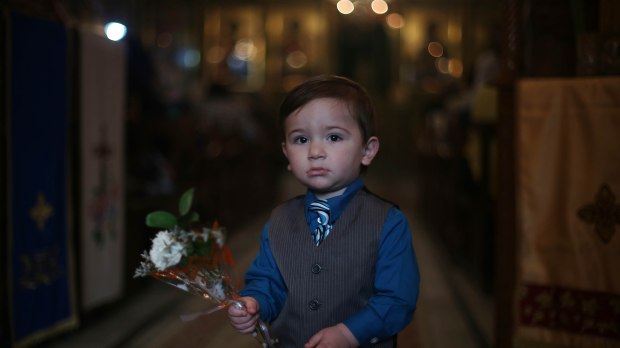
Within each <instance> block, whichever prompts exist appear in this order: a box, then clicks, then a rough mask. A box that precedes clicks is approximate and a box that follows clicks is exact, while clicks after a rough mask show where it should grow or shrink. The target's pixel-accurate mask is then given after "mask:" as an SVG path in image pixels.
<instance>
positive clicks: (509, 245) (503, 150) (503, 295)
mask: <svg viewBox="0 0 620 348" xmlns="http://www.w3.org/2000/svg"><path fill="white" fill-rule="evenodd" d="M522 1H523V0H503V4H502V5H503V8H502V15H503V17H504V23H505V24H506V25H505V27H504V32H503V39H502V58H503V59H502V62H503V66H502V70H501V75H500V79H499V81H498V89H499V102H498V109H499V110H498V126H497V142H498V178H499V183H498V200H497V236H496V248H495V260H496V268H495V272H496V273H495V313H494V314H495V320H494V322H495V327H494V343H493V346H494V347H498V348H499V347H510V346H511V345H512V337H513V334H514V307H513V295H514V290H515V289H514V288H515V271H516V244H517V243H516V230H515V216H516V211H515V180H516V178H515V175H514V170H515V158H516V156H515V82H516V80H517V78H518V76H519V74H520V73H521V71H522V68H523V62H522V61H523V58H522V56H523V53H522V52H523V48H522V47H523V43H522V37H521V32H522V18H521V11H522V10H521V9H522V7H523V4H522Z"/></svg>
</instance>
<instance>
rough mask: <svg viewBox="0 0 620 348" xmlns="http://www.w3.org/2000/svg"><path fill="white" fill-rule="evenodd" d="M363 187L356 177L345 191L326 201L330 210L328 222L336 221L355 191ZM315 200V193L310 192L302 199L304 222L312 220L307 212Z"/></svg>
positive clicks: (362, 183)
mask: <svg viewBox="0 0 620 348" xmlns="http://www.w3.org/2000/svg"><path fill="white" fill-rule="evenodd" d="M363 187H364V181H363V180H362V178H361V177H358V178H357V179H355V181H353V182H352V183H351V184H349V186H347V188H346V190H344V192H343V193H342V194H341V195H340V196H335V197H332V198H328V199H327V203H329V210H330V221H331V223H332V224H333V223H334V222H336V221H337V220H338V218H339V217H340V214H342V212H343V211H344V209H345V208H346V207H347V205H349V202H350V201H351V199H352V198H353V196H355V194H356V193H357V191H359V190H361V189H362V188H363ZM316 200H317V197H316V195H315V193H314V192H313V191H311V190H308V191H307V192H306V196H305V198H304V205H305V212H306V221H307V222H308V223H310V221H311V219H312V215H311V213H310V210H309V206H310V203H312V202H314V201H316Z"/></svg>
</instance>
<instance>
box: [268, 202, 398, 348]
mask: <svg viewBox="0 0 620 348" xmlns="http://www.w3.org/2000/svg"><path fill="white" fill-rule="evenodd" d="M392 207H393V205H392V204H390V203H388V202H385V201H383V200H381V199H380V198H378V197H377V196H375V195H373V194H371V193H369V192H367V191H365V190H360V191H359V192H358V193H357V194H356V195H355V196H354V197H353V198H352V199H351V202H350V203H349V205H348V206H347V207H346V208H345V210H344V211H343V213H342V215H341V216H340V218H339V219H338V220H337V221H336V223H335V224H334V227H333V230H332V232H331V233H330V235H329V236H328V237H327V238H326V239H325V240H324V241H323V242H322V243H321V245H320V246H319V247H317V246H316V245H315V244H314V242H313V241H312V238H311V237H310V235H311V234H310V231H309V230H308V224H307V223H306V219H305V215H304V198H303V196H299V197H296V198H293V199H292V200H290V201H288V202H286V203H284V204H282V205H280V206H278V207H277V208H276V209H274V211H273V212H272V214H271V218H270V220H269V244H270V246H271V251H272V253H273V256H274V258H275V260H276V262H277V264H278V268H279V269H280V272H281V274H282V277H283V278H284V281H285V282H286V286H287V287H288V290H289V294H288V298H287V299H286V303H285V304H284V307H283V309H282V312H281V313H280V315H279V316H278V318H276V320H275V321H274V322H273V323H272V325H271V331H272V333H273V336H274V337H277V338H278V340H279V341H280V347H303V345H304V343H306V342H307V341H308V340H309V339H310V337H312V335H314V334H315V333H317V332H318V331H319V330H321V329H323V328H326V327H329V326H333V325H336V324H338V323H340V322H342V321H343V320H344V319H346V318H348V317H349V316H350V315H351V314H353V313H355V312H356V311H358V310H359V309H361V308H362V307H364V306H365V305H366V302H367V301H368V298H369V297H370V296H372V294H373V285H374V278H375V263H376V258H377V252H378V249H379V237H380V234H381V230H382V228H383V223H384V222H385V219H386V217H387V214H388V212H389V210H390V209H391V208H392ZM393 341H394V339H391V340H389V341H387V342H380V343H378V344H376V345H374V347H393V346H394V343H395V342H393Z"/></svg>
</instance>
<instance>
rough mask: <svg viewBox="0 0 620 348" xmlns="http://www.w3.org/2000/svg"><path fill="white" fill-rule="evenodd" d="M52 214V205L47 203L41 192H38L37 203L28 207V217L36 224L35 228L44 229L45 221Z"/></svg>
mask: <svg viewBox="0 0 620 348" xmlns="http://www.w3.org/2000/svg"><path fill="white" fill-rule="evenodd" d="M52 215H54V207H52V206H51V205H49V204H48V203H47V201H46V200H45V195H44V194H43V192H39V195H38V196H37V204H36V205H35V206H34V207H32V209H30V217H31V218H32V219H33V220H34V221H35V223H36V224H37V229H39V231H43V229H45V223H46V222H47V219H49V218H50V217H51V216H52Z"/></svg>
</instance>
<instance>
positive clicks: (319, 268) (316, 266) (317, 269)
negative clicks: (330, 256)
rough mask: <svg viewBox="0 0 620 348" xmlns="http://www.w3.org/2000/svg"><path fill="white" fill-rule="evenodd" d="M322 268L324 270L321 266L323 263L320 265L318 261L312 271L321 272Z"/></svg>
mask: <svg viewBox="0 0 620 348" xmlns="http://www.w3.org/2000/svg"><path fill="white" fill-rule="evenodd" d="M321 270H323V267H321V265H319V264H318V263H315V264H314V265H312V273H314V274H319V273H321Z"/></svg>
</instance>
